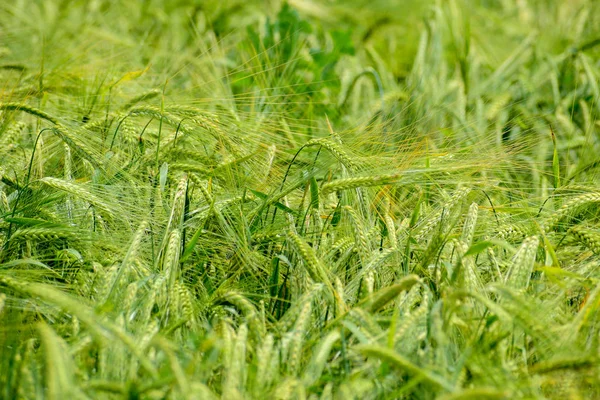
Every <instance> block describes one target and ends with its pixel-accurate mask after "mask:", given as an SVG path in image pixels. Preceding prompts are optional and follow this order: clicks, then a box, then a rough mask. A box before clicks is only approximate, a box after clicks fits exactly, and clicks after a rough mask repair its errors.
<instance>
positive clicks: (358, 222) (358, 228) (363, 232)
mask: <svg viewBox="0 0 600 400" xmlns="http://www.w3.org/2000/svg"><path fill="white" fill-rule="evenodd" d="M343 209H344V210H346V211H347V212H348V214H350V217H351V219H352V228H353V231H354V240H355V241H356V243H357V244H358V252H359V254H360V258H361V261H362V262H363V263H366V262H367V259H368V257H369V255H370V254H371V250H372V249H371V244H370V240H369V233H368V232H367V229H366V228H365V221H364V220H363V218H361V216H360V215H359V213H358V212H356V210H355V209H354V208H352V207H350V206H344V207H343Z"/></svg>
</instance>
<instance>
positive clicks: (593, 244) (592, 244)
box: [570, 226, 600, 254]
mask: <svg viewBox="0 0 600 400" xmlns="http://www.w3.org/2000/svg"><path fill="white" fill-rule="evenodd" d="M570 232H571V234H573V236H575V237H576V238H577V240H578V241H579V242H581V243H582V244H583V245H584V246H585V247H587V248H588V249H590V250H592V251H593V252H594V253H596V254H600V232H598V231H597V230H593V229H588V228H584V227H580V226H574V227H573V228H571V229H570Z"/></svg>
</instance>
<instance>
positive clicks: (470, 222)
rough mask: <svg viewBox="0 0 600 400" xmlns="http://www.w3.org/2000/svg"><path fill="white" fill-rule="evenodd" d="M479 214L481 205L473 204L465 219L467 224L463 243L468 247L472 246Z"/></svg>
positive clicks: (462, 236)
mask: <svg viewBox="0 0 600 400" xmlns="http://www.w3.org/2000/svg"><path fill="white" fill-rule="evenodd" d="M478 214H479V205H478V204H477V203H472V204H471V206H469V211H468V212H467V217H466V218H465V224H464V227H463V231H462V235H461V241H462V242H463V243H465V244H466V245H467V246H470V245H471V243H472V242H473V235H474V233H475V226H476V225H477V215H478Z"/></svg>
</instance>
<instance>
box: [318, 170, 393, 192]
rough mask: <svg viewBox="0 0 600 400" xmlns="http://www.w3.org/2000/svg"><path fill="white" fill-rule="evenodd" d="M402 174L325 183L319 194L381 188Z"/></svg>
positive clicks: (361, 177) (360, 177)
mask: <svg viewBox="0 0 600 400" xmlns="http://www.w3.org/2000/svg"><path fill="white" fill-rule="evenodd" d="M401 178H402V174H389V175H371V176H359V177H354V178H344V179H337V180H334V181H331V182H329V183H326V184H324V185H323V187H322V188H321V194H322V195H323V196H326V195H328V194H330V193H333V192H339V191H343V190H349V189H356V188H361V187H370V186H382V185H389V184H391V183H396V182H398V181H399V180H400V179H401Z"/></svg>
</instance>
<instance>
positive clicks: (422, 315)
mask: <svg viewBox="0 0 600 400" xmlns="http://www.w3.org/2000/svg"><path fill="white" fill-rule="evenodd" d="M425 298H426V296H423V299H425ZM428 312H429V307H428V305H427V303H426V302H424V303H422V304H421V305H420V306H419V308H417V309H416V310H414V311H412V312H410V313H409V314H408V315H406V316H405V317H404V318H403V319H402V321H401V322H400V324H398V327H397V328H396V333H395V334H394V343H399V342H401V341H403V340H406V338H407V337H408V336H409V335H408V332H409V331H412V330H418V331H423V330H424V329H425V324H426V319H427V313H428ZM415 337H416V335H415Z"/></svg>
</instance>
